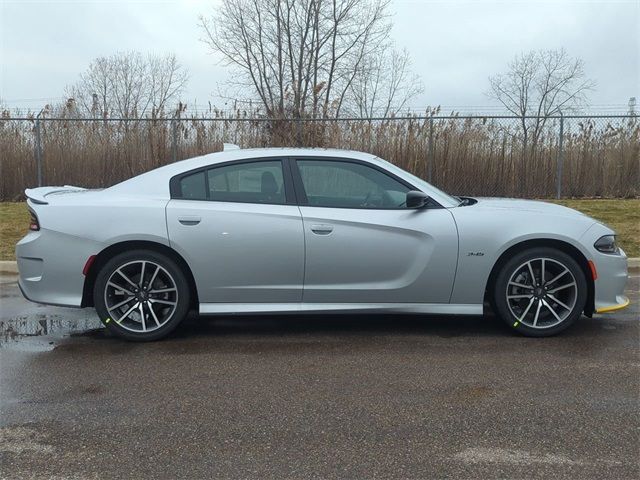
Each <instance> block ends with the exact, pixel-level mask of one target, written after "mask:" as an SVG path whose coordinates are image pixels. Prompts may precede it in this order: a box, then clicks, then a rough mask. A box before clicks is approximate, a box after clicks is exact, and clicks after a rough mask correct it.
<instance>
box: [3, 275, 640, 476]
mask: <svg viewBox="0 0 640 480" xmlns="http://www.w3.org/2000/svg"><path fill="white" fill-rule="evenodd" d="M638 280H639V279H638V278H637V273H636V274H635V276H634V278H633V279H632V281H631V282H630V284H629V286H628V287H629V288H628V290H629V292H628V293H629V295H630V296H631V298H632V302H633V303H632V306H631V307H630V308H628V309H627V310H624V311H622V312H620V313H618V314H615V315H609V316H600V317H598V318H594V319H586V318H585V319H582V320H581V321H580V322H579V324H577V325H576V326H575V327H573V328H572V329H570V330H569V331H567V332H565V333H564V334H562V335H560V336H558V337H554V338H548V339H529V338H522V337H519V336H515V335H513V334H511V333H510V332H509V331H508V330H506V329H505V328H503V327H502V326H501V325H500V324H499V323H497V322H496V321H495V320H492V319H483V318H463V317H453V318H442V317H430V318H425V317H419V316H409V317H391V316H389V317H387V316H358V317H356V316H342V317H336V316H333V317H313V316H305V317H285V318H282V317H281V318H277V317H276V318H274V317H261V318H255V317H254V318H225V319H210V318H209V319H207V318H193V319H191V320H190V321H189V322H188V324H187V325H186V326H185V327H184V328H182V329H181V330H180V331H179V333H178V334H177V335H176V336H174V337H173V338H171V339H169V340H167V341H162V342H157V343H152V344H131V343H125V342H123V341H120V340H117V339H115V338H112V337H109V336H107V335H106V334H105V333H104V332H103V331H102V330H94V331H89V332H88V333H84V334H79V335H75V336H72V337H70V338H65V339H62V340H59V339H56V338H55V336H53V337H43V339H40V340H36V339H32V340H29V341H26V342H25V341H23V342H9V343H8V344H5V348H3V349H0V361H1V366H0V375H1V376H0V382H1V383H0V386H1V391H0V407H1V411H0V413H1V417H0V462H1V463H0V467H1V468H0V471H1V473H2V476H3V477H6V478H31V477H33V478H48V477H50V476H55V477H56V478H83V479H84V478H115V477H119V478H141V477H155V478H189V479H194V478H260V479H262V478H278V479H282V478H323V479H325V478H372V477H375V478H497V477H500V478H506V477H508V478H542V477H546V478H549V477H552V478H590V477H594V478H616V479H622V478H639V477H640V466H639V463H638V461H639V460H638V459H639V453H640V407H639V398H638V395H639V392H640V355H639V339H640V336H639V334H640V329H639V325H640V323H639V321H638ZM16 294H17V292H16V291H15V286H13V285H11V284H8V285H5V286H4V290H3V295H2V297H3V298H2V302H3V303H2V322H4V324H5V327H6V326H7V325H8V322H9V323H10V322H11V321H16V315H18V316H19V314H20V312H23V311H28V312H31V313H30V314H29V315H41V316H42V317H41V318H39V319H38V320H39V321H43V319H44V320H45V323H44V325H49V324H47V323H46V320H47V318H48V317H47V315H49V316H52V315H53V316H57V317H56V318H57V321H58V323H60V322H62V323H63V324H64V318H65V315H67V313H65V312H67V311H65V310H61V309H57V310H46V309H45V310H38V311H34V310H29V309H33V308H36V307H34V306H29V305H28V304H26V303H24V302H23V301H22V300H20V299H19V298H18V297H17V296H16ZM68 313H69V314H70V315H71V317H69V318H75V317H73V315H80V316H82V315H84V317H82V318H84V320H83V321H88V322H90V321H91V320H90V319H88V320H87V318H86V315H87V313H86V312H85V313H78V312H68ZM79 318H80V317H79ZM41 325H43V324H41ZM48 328H50V326H49V327H48ZM49 342H52V343H51V344H50V343H49ZM53 347H55V348H53Z"/></svg>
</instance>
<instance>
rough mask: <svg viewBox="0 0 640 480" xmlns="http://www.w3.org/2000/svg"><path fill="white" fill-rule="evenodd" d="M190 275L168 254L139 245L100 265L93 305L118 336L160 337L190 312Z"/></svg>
mask: <svg viewBox="0 0 640 480" xmlns="http://www.w3.org/2000/svg"><path fill="white" fill-rule="evenodd" d="M189 293H190V292H189V287H188V284H187V279H186V277H185V275H184V273H183V272H182V270H181V269H180V267H179V266H178V265H177V264H176V263H175V262H174V261H173V260H172V259H170V258H169V257H167V256H165V255H162V254H160V253H157V252H153V251H147V250H135V251H131V252H124V253H121V254H119V255H116V256H114V257H113V258H112V259H110V260H109V261H107V262H106V264H105V265H104V266H103V267H102V268H101V269H100V271H99V272H98V275H97V277H96V282H95V286H94V292H93V294H94V305H95V307H96V311H97V312H98V315H99V316H100V319H101V320H102V323H104V325H105V326H106V327H107V329H109V331H111V332H112V333H114V334H115V335H117V336H119V337H122V338H125V339H127V340H134V341H150V340H157V339H160V338H162V337H164V336H166V335H168V334H169V333H170V332H171V331H173V330H174V329H175V328H176V327H177V326H178V324H179V323H180V322H181V321H182V320H183V319H184V318H185V317H186V315H187V313H188V311H189V303H190V299H189V297H190V295H189Z"/></svg>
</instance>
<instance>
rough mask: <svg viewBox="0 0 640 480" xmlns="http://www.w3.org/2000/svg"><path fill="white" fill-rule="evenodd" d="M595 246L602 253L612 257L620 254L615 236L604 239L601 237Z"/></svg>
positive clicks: (606, 236)
mask: <svg viewBox="0 0 640 480" xmlns="http://www.w3.org/2000/svg"><path fill="white" fill-rule="evenodd" d="M593 246H594V247H595V248H596V250H598V251H599V252H602V253H609V254H611V255H618V254H619V253H620V249H619V248H618V245H616V236H615V235H605V236H604V237H600V238H599V239H598V240H597V241H596V243H594V244H593Z"/></svg>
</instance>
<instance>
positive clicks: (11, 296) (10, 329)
mask: <svg viewBox="0 0 640 480" xmlns="http://www.w3.org/2000/svg"><path fill="white" fill-rule="evenodd" d="M97 328H102V324H101V323H100V320H98V317H97V315H96V313H95V310H93V309H91V308H85V309H76V308H63V307H51V306H45V305H40V304H37V303H31V302H29V301H27V300H25V299H24V298H23V297H22V294H21V293H20V290H19V289H18V286H17V285H16V284H15V282H7V281H3V282H1V287H0V348H5V349H19V350H26V351H47V350H52V349H53V348H54V347H55V345H56V343H57V342H58V341H59V340H60V339H62V338H64V337H68V336H69V335H72V334H77V333H82V332H86V331H89V330H94V329H97Z"/></svg>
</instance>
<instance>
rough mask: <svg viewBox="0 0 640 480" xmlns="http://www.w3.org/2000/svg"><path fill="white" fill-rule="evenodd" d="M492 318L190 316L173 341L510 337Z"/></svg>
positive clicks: (350, 315)
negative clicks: (361, 336) (271, 338)
mask: <svg viewBox="0 0 640 480" xmlns="http://www.w3.org/2000/svg"><path fill="white" fill-rule="evenodd" d="M512 334H513V333H512V332H511V331H510V330H509V329H508V328H507V327H506V325H503V324H502V322H501V321H500V320H499V319H497V318H496V317H494V316H492V315H491V316H489V315H487V316H462V315H455V316H453V315H452V316H426V315H389V314H367V315H365V314H288V315H275V314H274V315H271V314H269V315H267V314H264V315H233V316H200V315H191V316H189V317H188V318H187V319H186V320H185V321H184V322H183V324H182V325H181V326H180V327H179V328H178V329H177V330H176V331H175V332H174V334H173V335H172V336H173V338H176V339H178V338H187V337H189V338H193V337H206V336H211V335H215V336H218V337H223V336H254V335H258V336H264V337H268V336H296V335H301V336H302V335H312V336H314V335H315V336H324V335H341V336H350V335H434V336H439V337H460V336H495V335H500V336H501V335H506V336H510V335H512Z"/></svg>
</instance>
